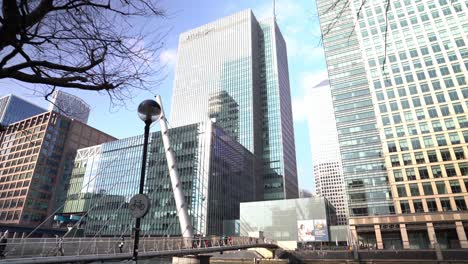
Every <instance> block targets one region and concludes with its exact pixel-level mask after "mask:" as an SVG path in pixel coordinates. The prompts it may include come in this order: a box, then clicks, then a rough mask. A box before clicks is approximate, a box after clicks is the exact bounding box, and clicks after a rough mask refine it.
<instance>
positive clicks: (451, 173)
mask: <svg viewBox="0 0 468 264" xmlns="http://www.w3.org/2000/svg"><path fill="white" fill-rule="evenodd" d="M445 173H447V177H455V176H457V171H456V170H455V166H454V165H453V164H446V165H445Z"/></svg>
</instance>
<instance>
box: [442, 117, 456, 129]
mask: <svg viewBox="0 0 468 264" xmlns="http://www.w3.org/2000/svg"><path fill="white" fill-rule="evenodd" d="M444 122H445V127H446V128H447V130H454V129H455V122H453V119H452V118H447V119H445V120H444Z"/></svg>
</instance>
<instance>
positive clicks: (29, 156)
mask: <svg viewBox="0 0 468 264" xmlns="http://www.w3.org/2000/svg"><path fill="white" fill-rule="evenodd" d="M111 140H114V138H113V137H111V136H109V135H107V134H105V133H103V132H101V131H99V130H96V129H94V128H92V127H89V126H87V125H85V124H83V123H81V122H77V121H73V120H71V119H69V118H66V117H64V116H61V115H60V114H58V113H56V112H52V111H50V112H44V113H42V114H39V115H35V116H33V117H30V118H27V119H24V120H22V121H19V122H16V123H12V124H10V125H9V126H8V127H6V129H5V131H3V132H0V223H3V224H20V225H26V226H34V227H35V226H37V225H38V224H40V223H42V222H43V221H46V222H44V223H43V224H44V225H43V226H45V227H47V226H50V224H51V222H50V221H48V222H47V219H49V218H48V216H49V215H51V214H52V213H53V212H54V211H55V209H56V208H58V207H60V203H58V202H57V201H59V200H60V198H59V195H57V194H58V193H59V190H60V189H61V187H62V184H63V178H62V176H63V174H64V171H67V170H68V169H70V167H69V166H67V164H68V163H67V161H68V160H70V159H71V160H73V158H74V155H75V153H76V150H77V149H78V148H82V147H87V146H91V145H96V144H101V143H103V142H108V141H111Z"/></svg>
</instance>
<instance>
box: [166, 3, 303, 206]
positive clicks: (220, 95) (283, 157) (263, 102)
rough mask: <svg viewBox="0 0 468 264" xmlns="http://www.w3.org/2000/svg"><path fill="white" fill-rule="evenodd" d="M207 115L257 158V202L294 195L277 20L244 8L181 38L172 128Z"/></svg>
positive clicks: (289, 124) (291, 136)
mask: <svg viewBox="0 0 468 264" xmlns="http://www.w3.org/2000/svg"><path fill="white" fill-rule="evenodd" d="M208 117H210V118H215V119H216V121H217V124H218V125H219V126H220V127H221V128H223V129H224V130H225V131H226V132H227V133H228V134H229V135H231V136H232V137H233V138H234V139H235V140H237V141H238V142H240V143H241V144H242V145H243V146H244V147H245V148H247V149H248V150H249V151H251V152H252V153H254V154H255V155H256V157H257V160H258V162H257V163H256V166H255V167H256V171H257V172H258V173H257V175H259V177H258V178H257V183H256V189H257V193H258V194H257V195H258V199H282V198H286V197H297V195H298V189H297V172H296V159H295V147H294V132H293V126H292V115H291V99H290V90H289V79H288V68H287V55H286V47H285V43H284V40H283V38H282V36H281V33H280V31H279V29H278V27H277V25H276V23H275V22H274V21H273V20H269V21H264V22H260V23H259V22H258V21H257V20H256V19H255V17H254V15H253V14H252V12H251V11H250V10H246V11H242V12H239V13H237V14H234V15H231V16H228V17H225V18H222V19H220V20H217V21H215V22H212V23H209V24H206V25H204V26H201V27H199V28H196V29H193V30H191V31H188V32H185V33H182V34H181V35H180V39H179V50H178V62H177V69H176V77H175V84H174V93H173V99H172V109H171V125H173V126H180V125H187V124H191V123H195V122H201V121H204V120H206V119H207V118H208ZM260 175H261V176H260Z"/></svg>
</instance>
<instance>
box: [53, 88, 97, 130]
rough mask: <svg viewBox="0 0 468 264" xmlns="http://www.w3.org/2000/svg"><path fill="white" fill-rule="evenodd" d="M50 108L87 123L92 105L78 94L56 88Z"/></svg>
mask: <svg viewBox="0 0 468 264" xmlns="http://www.w3.org/2000/svg"><path fill="white" fill-rule="evenodd" d="M49 110H52V111H55V112H57V113H60V114H61V115H64V116H66V117H69V118H71V119H76V120H78V121H80V122H82V123H84V124H86V123H88V118H89V113H90V112H91V107H90V106H89V105H88V104H87V103H86V102H85V101H83V100H82V99H81V98H79V97H78V96H75V95H73V94H69V93H66V92H63V91H61V90H56V91H55V92H53V93H52V99H51V100H50V104H49Z"/></svg>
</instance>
